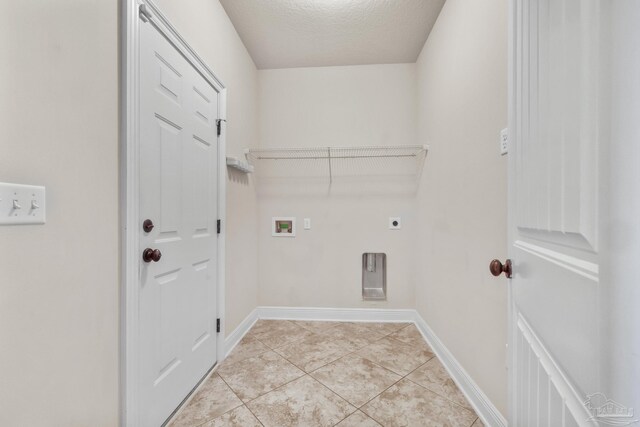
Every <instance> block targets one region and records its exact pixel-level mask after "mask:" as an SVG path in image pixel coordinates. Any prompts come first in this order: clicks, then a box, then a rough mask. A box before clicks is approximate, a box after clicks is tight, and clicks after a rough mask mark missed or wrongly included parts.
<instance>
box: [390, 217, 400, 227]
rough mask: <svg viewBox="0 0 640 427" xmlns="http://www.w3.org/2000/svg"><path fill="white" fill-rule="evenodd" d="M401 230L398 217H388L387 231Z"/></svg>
mask: <svg viewBox="0 0 640 427" xmlns="http://www.w3.org/2000/svg"><path fill="white" fill-rule="evenodd" d="M401 228H402V220H401V218H400V217H399V216H392V217H389V230H400V229H401Z"/></svg>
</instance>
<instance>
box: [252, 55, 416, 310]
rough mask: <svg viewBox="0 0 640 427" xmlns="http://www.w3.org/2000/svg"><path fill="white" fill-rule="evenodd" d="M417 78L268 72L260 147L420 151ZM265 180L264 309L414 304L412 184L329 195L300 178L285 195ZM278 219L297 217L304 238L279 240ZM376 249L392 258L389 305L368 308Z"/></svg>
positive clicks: (262, 74) (332, 70)
mask: <svg viewBox="0 0 640 427" xmlns="http://www.w3.org/2000/svg"><path fill="white" fill-rule="evenodd" d="M415 71H416V66H415V64H397V65H366V66H348V67H323V68H294V69H279V70H261V71H259V73H258V74H259V80H260V96H259V102H260V104H259V105H260V108H259V121H260V145H261V148H269V147H272V148H273V147H300V146H306V147H312V146H320V147H322V146H324V147H326V146H338V147H339V146H359V145H398V144H416V143H418V141H417V123H416V111H417V110H416V106H417V104H416V102H417V99H416V92H415V87H416V80H415V79H416V74H415ZM307 165H309V167H310V168H312V169H313V168H314V165H313V163H304V164H303V163H301V164H300V166H299V167H298V170H297V172H300V169H305V168H307ZM260 167H261V165H260V164H259V165H258V168H260ZM319 170H321V171H322V174H323V176H324V177H326V176H327V173H326V169H319V168H315V169H314V171H316V172H317V171H319ZM257 179H258V187H259V190H260V196H259V218H258V220H259V227H258V231H259V253H260V255H259V278H260V279H259V280H260V282H259V283H260V285H259V300H258V303H259V304H260V305H279V306H315V307H366V306H383V307H393V308H407V307H413V306H414V288H415V282H414V275H413V274H412V271H413V270H412V269H413V268H414V261H415V260H414V258H413V254H414V250H413V243H412V236H413V235H414V233H415V232H416V230H417V219H416V218H415V207H414V204H415V197H414V195H413V194H407V190H408V187H407V186H405V185H404V184H400V185H399V186H396V187H394V188H392V189H391V190H389V191H387V190H385V191H380V188H381V186H377V185H375V184H374V185H372V184H371V182H364V183H363V182H358V183H354V182H350V183H349V185H347V183H345V182H344V181H339V182H334V184H333V186H332V187H331V189H329V186H328V185H327V183H326V182H325V183H323V184H318V185H314V186H311V185H308V184H299V180H298V179H297V178H295V177H294V178H286V179H285V180H283V181H281V182H280V183H279V184H280V185H279V186H277V188H276V186H273V187H270V186H269V184H265V182H264V181H263V182H260V180H261V178H260V177H258V178H257ZM371 179H375V177H371ZM272 216H295V217H297V219H298V233H297V237H296V238H275V237H271V228H270V221H271V217H272ZM389 216H401V217H402V219H403V228H402V230H400V231H390V230H389V229H388V218H389ZM303 218H311V221H312V229H311V230H303V229H302V228H303V227H302V220H303ZM368 251H374V252H377V251H380V252H385V253H387V265H388V277H387V280H388V283H387V285H388V292H387V293H388V301H387V302H383V303H382V302H381V303H372V302H367V303H365V302H363V301H362V295H361V257H362V253H363V252H368Z"/></svg>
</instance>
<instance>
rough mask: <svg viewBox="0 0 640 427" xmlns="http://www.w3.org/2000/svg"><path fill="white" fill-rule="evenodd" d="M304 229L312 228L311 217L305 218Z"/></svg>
mask: <svg viewBox="0 0 640 427" xmlns="http://www.w3.org/2000/svg"><path fill="white" fill-rule="evenodd" d="M304 229H305V230H311V218H305V219H304Z"/></svg>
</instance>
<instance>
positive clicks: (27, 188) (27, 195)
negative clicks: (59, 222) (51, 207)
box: [0, 182, 46, 225]
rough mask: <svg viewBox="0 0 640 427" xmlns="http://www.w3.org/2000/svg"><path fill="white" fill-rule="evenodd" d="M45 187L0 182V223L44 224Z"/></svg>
mask: <svg viewBox="0 0 640 427" xmlns="http://www.w3.org/2000/svg"><path fill="white" fill-rule="evenodd" d="M45 221H46V197H45V188H44V187H41V186H36V185H23V184H9V183H4V182H0V225H18V224H44V223H45Z"/></svg>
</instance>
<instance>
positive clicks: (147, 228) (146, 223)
mask: <svg viewBox="0 0 640 427" xmlns="http://www.w3.org/2000/svg"><path fill="white" fill-rule="evenodd" d="M153 227H155V226H154V225H153V221H151V220H150V219H145V220H144V222H143V223H142V229H143V230H144V232H145V233H151V230H153Z"/></svg>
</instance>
